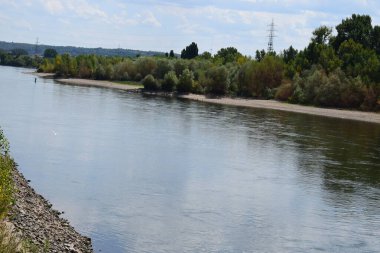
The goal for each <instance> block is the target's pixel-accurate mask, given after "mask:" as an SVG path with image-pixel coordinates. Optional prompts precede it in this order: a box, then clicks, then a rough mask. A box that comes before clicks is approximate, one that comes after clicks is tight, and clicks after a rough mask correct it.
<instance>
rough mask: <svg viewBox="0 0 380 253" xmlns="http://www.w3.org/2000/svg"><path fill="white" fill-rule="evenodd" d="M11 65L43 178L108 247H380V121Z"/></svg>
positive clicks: (8, 75)
mask: <svg viewBox="0 0 380 253" xmlns="http://www.w3.org/2000/svg"><path fill="white" fill-rule="evenodd" d="M22 71H23V70H21V69H14V68H5V67H2V68H0V77H1V80H2V82H1V83H0V90H1V93H0V125H1V126H2V127H3V128H4V130H5V132H6V134H7V136H8V137H9V139H10V142H11V144H12V147H11V148H12V154H13V156H14V157H15V159H16V160H17V162H18V163H19V164H20V169H21V170H22V172H23V173H24V174H25V175H26V177H27V178H28V179H31V180H32V185H33V187H35V188H36V190H37V191H38V192H39V193H41V194H43V195H44V196H46V197H47V198H48V199H49V200H50V201H51V202H52V203H53V204H54V206H55V207H56V208H58V209H60V210H63V211H65V216H66V218H68V219H69V220H70V221H71V222H72V224H73V225H74V226H75V227H76V228H77V229H78V230H79V231H80V232H82V233H84V234H86V235H87V236H90V237H92V238H93V243H94V246H95V249H96V251H100V250H101V251H102V252H319V251H325V252H376V251H378V249H379V248H380V242H379V240H378V238H379V237H380V201H379V196H380V194H379V193H380V167H379V164H380V146H379V143H380V126H379V125H375V124H368V123H361V122H352V121H345V120H338V119H329V118H322V117H314V116H309V115H301V114H294V113H287V112H277V111H271V110H258V109H247V108H238V107H227V106H221V105H211V104H203V103H198V102H192V101H187V100H177V99H170V98H158V97H152V96H142V95H138V94H128V93H126V92H123V91H114V90H108V89H98V88H86V87H75V86H69V85H59V84H54V83H53V82H52V81H50V80H41V79H38V81H37V83H36V84H34V77H32V76H29V75H25V74H22V73H21V72H22Z"/></svg>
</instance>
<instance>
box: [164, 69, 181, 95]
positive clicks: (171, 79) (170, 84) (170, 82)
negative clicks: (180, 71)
mask: <svg viewBox="0 0 380 253" xmlns="http://www.w3.org/2000/svg"><path fill="white" fill-rule="evenodd" d="M177 84H178V78H177V75H176V74H175V72H174V71H169V72H168V73H166V74H165V77H164V80H163V81H162V90H164V91H169V92H171V91H174V90H175V89H176V87H177Z"/></svg>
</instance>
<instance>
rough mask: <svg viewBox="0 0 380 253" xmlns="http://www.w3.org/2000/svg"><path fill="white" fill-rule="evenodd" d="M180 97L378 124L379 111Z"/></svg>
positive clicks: (270, 101) (379, 119)
mask: <svg viewBox="0 0 380 253" xmlns="http://www.w3.org/2000/svg"><path fill="white" fill-rule="evenodd" d="M178 97H180V98H185V99H190V100H196V101H200V102H205V103H213V104H221V105H232V106H240V107H249V108H259V109H269V110H278V111H286V112H294V113H302V114H309V115H315V116H322V117H329V118H338V119H347V120H355V121H362V122H368V123H376V124H380V113H375V112H362V111H354V110H352V111H350V110H345V109H334V108H320V107H313V106H305V105H298V104H289V103H286V102H280V101H277V100H260V99H244V98H228V97H222V98H207V97H206V96H204V95H196V94H188V95H179V96H178Z"/></svg>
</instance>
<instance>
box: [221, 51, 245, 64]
mask: <svg viewBox="0 0 380 253" xmlns="http://www.w3.org/2000/svg"><path fill="white" fill-rule="evenodd" d="M240 56H242V54H241V53H239V51H238V50H237V49H236V48H234V47H227V48H222V49H220V50H219V51H218V52H217V53H216V55H215V57H219V58H221V59H222V62H223V64H226V63H228V62H235V61H237V59H238V58H239V57H240Z"/></svg>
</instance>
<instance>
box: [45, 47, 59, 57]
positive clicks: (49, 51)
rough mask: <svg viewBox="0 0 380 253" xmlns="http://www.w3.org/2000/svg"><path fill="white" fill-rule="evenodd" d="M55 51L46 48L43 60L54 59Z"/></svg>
mask: <svg viewBox="0 0 380 253" xmlns="http://www.w3.org/2000/svg"><path fill="white" fill-rule="evenodd" d="M57 54H58V53H57V51H56V50H55V49H53V48H47V49H45V51H44V58H55V57H56V56H57Z"/></svg>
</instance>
